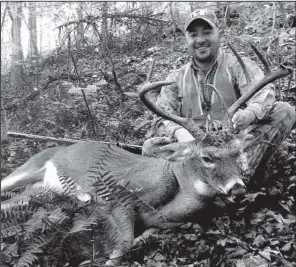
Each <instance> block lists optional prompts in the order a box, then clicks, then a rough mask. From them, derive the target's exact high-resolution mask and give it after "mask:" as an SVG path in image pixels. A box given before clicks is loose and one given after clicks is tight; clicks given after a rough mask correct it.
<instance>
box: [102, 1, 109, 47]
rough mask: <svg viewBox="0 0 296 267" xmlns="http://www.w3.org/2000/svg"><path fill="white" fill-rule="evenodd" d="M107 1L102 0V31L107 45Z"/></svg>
mask: <svg viewBox="0 0 296 267" xmlns="http://www.w3.org/2000/svg"><path fill="white" fill-rule="evenodd" d="M107 14H108V2H103V10H102V17H103V18H102V33H103V38H104V40H103V41H104V42H105V44H106V45H107V46H108V44H109V34H108V20H107Z"/></svg>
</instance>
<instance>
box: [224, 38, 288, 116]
mask: <svg viewBox="0 0 296 267" xmlns="http://www.w3.org/2000/svg"><path fill="white" fill-rule="evenodd" d="M228 45H229V46H230V49H231V50H232V51H233V52H234V55H235V56H236V58H237V60H238V62H239V64H240V65H241V67H242V69H243V72H244V74H245V76H246V80H247V86H250V88H249V90H248V93H246V94H244V95H242V96H241V97H240V98H239V99H238V100H237V101H236V102H235V103H233V104H232V106H231V107H230V108H229V109H228V112H229V115H230V118H232V117H233V115H234V114H235V112H236V111H237V110H238V109H239V108H240V107H241V106H242V105H243V104H245V103H246V102H247V101H248V100H249V99H250V98H251V97H252V96H254V95H255V94H256V93H257V92H258V91H259V90H260V89H262V88H263V87H264V86H265V85H267V84H269V83H271V82H273V81H275V80H277V79H279V78H282V77H285V76H287V75H289V74H291V73H292V69H291V68H288V67H286V66H284V65H281V66H280V69H278V70H275V71H271V67H270V65H269V63H268V62H267V60H266V59H265V58H264V56H263V54H262V53H261V52H260V51H259V50H258V49H257V48H256V47H255V46H254V45H252V44H251V47H252V49H253V50H254V52H255V53H256V55H257V56H258V58H259V59H260V61H261V62H262V64H263V66H264V69H265V72H266V73H265V75H264V77H263V78H262V79H261V80H260V81H256V82H255V83H253V84H251V79H250V75H249V73H248V71H247V68H246V66H245V64H244V62H243V61H242V59H241V57H240V56H239V55H238V53H237V52H236V51H235V50H234V48H233V47H232V46H231V44H229V43H228Z"/></svg>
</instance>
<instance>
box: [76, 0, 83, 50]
mask: <svg viewBox="0 0 296 267" xmlns="http://www.w3.org/2000/svg"><path fill="white" fill-rule="evenodd" d="M82 9H83V3H82V2H79V3H78V7H77V18H78V20H79V21H80V20H81V19H82V17H83V16H82ZM76 31H77V34H76V45H77V47H79V46H80V45H81V42H82V41H83V39H84V30H83V23H82V22H80V23H79V25H78V27H77V30H76Z"/></svg>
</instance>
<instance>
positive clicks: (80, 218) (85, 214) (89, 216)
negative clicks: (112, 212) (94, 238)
mask: <svg viewBox="0 0 296 267" xmlns="http://www.w3.org/2000/svg"><path fill="white" fill-rule="evenodd" d="M102 214H106V209H105V208H104V206H103V205H102V204H98V203H96V204H95V205H94V206H92V207H91V209H86V211H84V210H83V211H80V212H77V213H75V217H74V219H73V227H72V228H71V229H70V231H69V233H70V234H73V233H76V232H81V231H89V230H91V229H90V227H91V226H93V225H96V224H97V223H98V221H103V220H100V219H101V218H102V217H103V215H102Z"/></svg>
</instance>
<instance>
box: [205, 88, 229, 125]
mask: <svg viewBox="0 0 296 267" xmlns="http://www.w3.org/2000/svg"><path fill="white" fill-rule="evenodd" d="M206 85H208V86H211V87H212V89H213V91H214V92H215V93H216V95H217V96H218V98H219V101H220V103H221V104H222V105H223V107H224V109H225V111H226V117H227V123H228V127H229V128H230V129H233V125H232V122H231V117H230V114H229V111H228V107H227V104H226V102H225V100H224V98H223V96H222V94H221V93H220V92H219V90H218V89H217V88H216V87H215V86H214V85H213V84H206Z"/></svg>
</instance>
